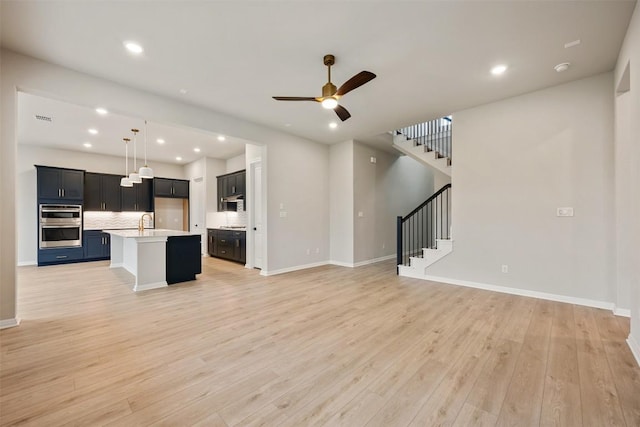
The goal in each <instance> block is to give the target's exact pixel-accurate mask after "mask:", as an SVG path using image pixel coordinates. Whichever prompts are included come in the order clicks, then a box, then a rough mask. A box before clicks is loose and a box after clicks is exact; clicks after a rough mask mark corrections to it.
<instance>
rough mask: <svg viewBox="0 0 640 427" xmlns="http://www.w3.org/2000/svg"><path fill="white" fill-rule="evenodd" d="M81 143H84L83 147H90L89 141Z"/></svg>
mask: <svg viewBox="0 0 640 427" xmlns="http://www.w3.org/2000/svg"><path fill="white" fill-rule="evenodd" d="M82 145H84V146H85V147H87V148H91V143H90V142H85V143H84V144H82Z"/></svg>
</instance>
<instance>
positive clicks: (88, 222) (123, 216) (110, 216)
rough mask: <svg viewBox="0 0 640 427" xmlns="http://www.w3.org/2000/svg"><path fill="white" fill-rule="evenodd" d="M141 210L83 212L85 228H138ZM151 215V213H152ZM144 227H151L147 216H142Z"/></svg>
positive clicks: (151, 223) (151, 222) (151, 224)
mask: <svg viewBox="0 0 640 427" xmlns="http://www.w3.org/2000/svg"><path fill="white" fill-rule="evenodd" d="M142 214H143V213H142V212H85V213H84V229H85V230H109V229H120V228H138V222H139V221H140V217H141V216H142ZM152 217H153V214H152ZM144 226H145V228H153V221H151V220H150V219H149V216H148V215H147V216H145V217H144Z"/></svg>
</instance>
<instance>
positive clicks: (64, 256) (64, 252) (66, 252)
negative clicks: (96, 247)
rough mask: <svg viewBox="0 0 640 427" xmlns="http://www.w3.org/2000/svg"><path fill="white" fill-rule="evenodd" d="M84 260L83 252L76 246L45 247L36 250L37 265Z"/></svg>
mask: <svg viewBox="0 0 640 427" xmlns="http://www.w3.org/2000/svg"><path fill="white" fill-rule="evenodd" d="M82 260H84V252H83V250H82V248H81V247H77V248H75V247H74V248H46V249H39V250H38V265H39V266H41V265H54V264H67V263H70V262H80V261H82Z"/></svg>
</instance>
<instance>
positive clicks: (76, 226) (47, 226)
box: [40, 224, 80, 228]
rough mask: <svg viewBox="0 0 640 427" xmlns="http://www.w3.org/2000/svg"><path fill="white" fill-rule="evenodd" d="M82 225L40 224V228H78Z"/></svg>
mask: <svg viewBox="0 0 640 427" xmlns="http://www.w3.org/2000/svg"><path fill="white" fill-rule="evenodd" d="M78 227H80V225H62V224H60V225H44V224H40V228H78Z"/></svg>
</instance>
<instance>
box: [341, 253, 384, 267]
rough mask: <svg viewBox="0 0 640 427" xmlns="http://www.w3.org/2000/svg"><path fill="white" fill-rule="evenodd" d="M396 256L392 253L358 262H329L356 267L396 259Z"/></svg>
mask: <svg viewBox="0 0 640 427" xmlns="http://www.w3.org/2000/svg"><path fill="white" fill-rule="evenodd" d="M395 257H396V255H395V254H391V255H385V256H381V257H379V258H373V259H367V260H365V261H358V262H342V261H329V264H331V265H337V266H340V267H350V268H355V267H362V266H363V265H369V264H375V263H376V262H381V261H387V260H389V259H394V258H395Z"/></svg>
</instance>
